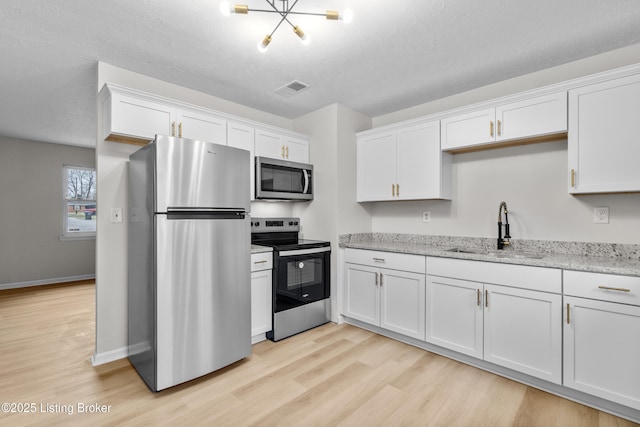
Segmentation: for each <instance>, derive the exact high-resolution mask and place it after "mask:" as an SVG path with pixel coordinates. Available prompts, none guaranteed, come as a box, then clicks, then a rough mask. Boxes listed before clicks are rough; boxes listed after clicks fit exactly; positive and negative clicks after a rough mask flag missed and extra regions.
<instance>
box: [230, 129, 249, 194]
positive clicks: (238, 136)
mask: <svg viewBox="0 0 640 427" xmlns="http://www.w3.org/2000/svg"><path fill="white" fill-rule="evenodd" d="M227 145H228V146H229V147H235V148H240V149H242V150H247V151H248V152H249V153H251V155H250V156H249V175H250V177H251V178H250V179H251V180H250V183H251V200H255V198H256V196H255V190H256V179H255V176H256V166H255V157H254V129H253V128H252V127H251V126H247V125H244V124H240V123H235V122H227Z"/></svg>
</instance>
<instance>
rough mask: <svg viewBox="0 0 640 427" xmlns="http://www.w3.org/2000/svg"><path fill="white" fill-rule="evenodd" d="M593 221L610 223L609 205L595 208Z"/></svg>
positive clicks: (595, 222)
mask: <svg viewBox="0 0 640 427" xmlns="http://www.w3.org/2000/svg"><path fill="white" fill-rule="evenodd" d="M593 223H594V224H609V208H608V207H607V206H599V207H597V208H593Z"/></svg>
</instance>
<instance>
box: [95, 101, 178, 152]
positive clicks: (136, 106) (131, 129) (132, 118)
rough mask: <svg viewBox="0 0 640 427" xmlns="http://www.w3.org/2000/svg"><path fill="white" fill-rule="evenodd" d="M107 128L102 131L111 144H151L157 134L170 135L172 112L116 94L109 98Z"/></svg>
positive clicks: (156, 103)
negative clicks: (121, 142) (108, 122)
mask: <svg viewBox="0 0 640 427" xmlns="http://www.w3.org/2000/svg"><path fill="white" fill-rule="evenodd" d="M110 112H111V116H110V125H108V126H107V128H106V129H105V130H104V137H105V139H108V140H111V141H121V140H122V141H125V142H129V141H131V142H135V141H146V142H148V141H151V140H153V138H154V137H155V136H156V134H159V135H172V132H171V131H172V126H171V125H172V123H174V122H175V114H176V113H175V109H174V108H172V107H170V106H167V105H164V104H162V103H158V102H151V101H147V100H143V99H138V98H135V97H132V96H126V95H122V94H119V93H113V94H112V95H111V106H110Z"/></svg>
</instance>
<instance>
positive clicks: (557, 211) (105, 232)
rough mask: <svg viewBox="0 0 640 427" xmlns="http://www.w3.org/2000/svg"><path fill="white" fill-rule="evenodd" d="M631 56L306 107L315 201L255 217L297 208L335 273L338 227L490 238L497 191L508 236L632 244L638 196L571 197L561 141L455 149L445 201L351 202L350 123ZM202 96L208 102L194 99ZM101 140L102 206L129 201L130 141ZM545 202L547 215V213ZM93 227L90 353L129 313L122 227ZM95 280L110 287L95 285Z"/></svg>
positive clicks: (110, 339) (362, 126)
mask: <svg viewBox="0 0 640 427" xmlns="http://www.w3.org/2000/svg"><path fill="white" fill-rule="evenodd" d="M637 57H638V55H637V47H636V48H635V49H634V48H628V49H626V50H624V49H623V50H621V51H617V52H615V51H614V52H609V53H608V54H602V55H600V56H599V57H594V58H587V59H584V60H582V61H577V62H574V63H572V64H567V65H565V66H559V67H557V68H556V69H553V70H546V71H540V72H538V73H535V74H533V75H530V76H528V77H527V76H525V77H522V78H516V79H513V80H511V81H509V82H505V83H503V84H499V83H498V84H495V85H492V86H491V87H486V88H483V89H477V90H475V91H471V92H468V93H466V94H464V95H457V96H452V97H450V98H447V99H444V100H441V101H435V102H432V103H428V104H421V105H418V106H417V107H414V108H413V109H408V110H406V111H398V112H394V113H390V114H387V115H382V116H379V117H376V118H374V119H370V118H368V117H366V116H364V115H363V114H360V113H357V112H355V111H353V110H350V109H349V108H346V107H344V106H342V105H339V104H334V105H330V106H328V107H325V108H322V109H320V110H318V111H316V112H314V113H310V114H307V115H304V116H302V117H299V118H297V119H295V120H294V121H293V125H292V126H293V128H294V129H295V130H296V131H298V132H303V133H305V134H308V135H310V137H311V140H312V143H311V150H310V153H311V154H310V155H311V162H312V163H313V164H314V166H315V168H316V169H315V170H316V177H317V178H316V193H315V195H316V196H315V199H314V202H313V204H288V205H281V204H278V205H275V204H260V203H256V208H257V209H259V210H260V215H262V216H299V217H300V218H302V221H303V224H304V230H303V233H304V234H305V237H308V238H318V239H330V240H331V243H332V247H333V248H334V249H336V250H334V253H332V256H333V257H334V264H333V265H334V266H336V268H333V271H334V272H337V271H339V270H338V268H337V265H338V264H337V248H338V236H339V235H340V234H347V233H357V232H370V231H375V232H390V233H416V234H437V235H456V236H483V237H493V236H495V235H496V228H495V216H496V210H497V206H498V204H499V202H500V201H501V200H506V201H507V202H508V204H509V208H510V220H511V224H512V228H511V234H512V236H513V238H514V240H515V239H518V238H525V239H527V238H528V239H543V240H561V241H596V242H611V241H613V242H617V243H629V244H633V243H637V242H638V241H639V239H638V235H637V233H638V231H637V230H638V227H637V212H638V199H637V196H636V195H624V194H622V195H600V196H587V197H583V198H576V197H573V196H570V195H569V194H567V191H566V182H567V178H566V175H565V171H566V164H567V152H566V141H564V142H563V141H555V142H549V143H545V144H537V145H530V146H524V147H513V148H504V149H499V150H491V151H484V152H477V153H468V154H459V155H456V157H455V158H454V163H453V168H452V169H453V174H452V175H453V179H454V182H455V184H454V185H455V187H454V188H456V189H457V190H456V194H455V198H454V200H453V201H451V202H446V201H420V202H399V203H391V202H385V203H374V204H358V203H356V202H355V199H356V185H355V182H356V177H355V169H354V167H353V165H355V164H356V152H355V132H358V131H363V130H366V129H369V128H371V127H379V126H383V125H386V124H391V123H396V122H400V121H402V120H405V119H408V118H414V117H419V116H421V115H425V114H428V113H431V112H436V111H441V110H446V109H448V108H452V107H454V106H462V105H466V104H472V103H475V102H478V101H482V100H487V99H493V98H496V97H498V96H502V95H507V94H509V93H512V92H518V91H520V90H526V89H529V88H531V87H538V86H542V85H543V84H540V83H539V82H541V81H542V82H544V84H551V83H556V82H559V81H563V80H567V79H570V78H575V77H579V76H582V75H587V74H591V73H592V72H598V71H606V70H608V69H612V68H616V67H617V66H622V65H627V64H633V63H635V62H637V60H634V59H633V58H637ZM587 70H589V71H588V72H587ZM98 76H99V81H98V88H100V87H102V84H103V83H104V82H107V81H109V82H115V83H119V84H121V85H123V86H127V87H135V88H138V89H140V90H144V91H147V92H151V93H156V94H160V95H164V96H166V97H169V98H179V99H181V100H182V101H184V102H190V103H197V104H199V105H202V104H205V106H207V107H209V108H213V109H215V110H219V111H228V110H229V109H234V108H235V109H237V108H238V107H237V106H234V105H229V104H228V103H226V102H225V101H224V100H221V99H218V98H214V97H206V96H203V95H202V94H199V93H196V92H195V91H191V90H188V89H184V88H180V87H177V86H175V85H171V84H167V83H165V82H162V81H158V80H154V79H151V78H149V77H145V76H142V75H140V74H137V73H131V72H128V71H126V70H123V69H119V68H117V67H113V66H109V65H108V64H104V63H101V64H99V67H98ZM514 88H515V89H514ZM176 93H179V96H176V95H175V94H176ZM203 99H204V101H205V102H201V101H202V100H203ZM196 100H197V101H198V102H195V101H196ZM242 115H243V116H244V117H246V118H249V119H253V120H257V121H261V122H265V121H267V122H270V123H271V124H273V125H275V126H282V127H289V126H288V124H287V123H286V120H284V119H278V118H277V117H270V116H269V115H267V114H262V113H260V112H256V111H250V110H248V109H246V110H243V114H242ZM98 141H99V142H98V146H97V149H96V150H97V153H98V154H97V156H98V159H97V162H98V164H97V166H98V170H99V175H100V179H101V187H100V188H101V193H100V195H99V197H100V198H101V199H102V200H104V201H103V205H107V206H124V207H126V191H124V188H123V187H122V186H121V185H120V180H121V177H122V174H123V173H124V172H123V168H124V166H123V160H122V159H124V158H126V157H127V156H128V151H130V148H131V147H127V148H125V147H126V146H123V145H120V144H114V143H110V142H106V141H100V139H99V140H98ZM314 147H322V148H323V149H322V150H318V149H314ZM131 149H132V148H131ZM516 177H520V178H516ZM105 201H106V202H105ZM599 206H608V207H609V208H610V212H611V221H610V224H608V225H594V224H593V222H592V210H593V208H594V207H599ZM423 211H430V212H431V222H430V223H424V222H422V216H423ZM549 211H552V212H553V214H551V215H550V214H549ZM99 227H100V228H99V230H98V233H99V237H98V242H97V245H98V258H97V266H96V275H97V277H98V312H97V328H98V330H97V334H98V335H97V336H98V339H97V343H96V344H97V348H96V353H97V354H99V355H101V354H105V353H108V352H109V351H113V350H117V349H119V348H121V347H122V345H123V344H122V343H123V340H122V337H123V334H122V331H124V330H126V319H125V318H123V317H122V316H120V315H119V313H118V311H117V310H118V307H120V306H121V305H122V304H121V301H122V300H123V298H124V296H123V292H124V287H123V286H122V285H123V284H124V283H126V281H125V278H124V277H125V275H126V273H125V270H126V268H125V267H124V266H126V261H127V256H126V252H125V251H124V250H123V248H125V247H126V245H123V242H124V240H123V239H124V236H125V232H124V227H123V226H122V225H119V224H111V223H109V222H102V223H99ZM576 236H579V238H578V237H576ZM101 281H102V283H105V284H108V287H101V286H100V282H101ZM333 282H336V283H337V281H332V283H333ZM334 294H335V292H334ZM332 302H333V301H332ZM333 312H334V313H335V312H336V310H334V311H333Z"/></svg>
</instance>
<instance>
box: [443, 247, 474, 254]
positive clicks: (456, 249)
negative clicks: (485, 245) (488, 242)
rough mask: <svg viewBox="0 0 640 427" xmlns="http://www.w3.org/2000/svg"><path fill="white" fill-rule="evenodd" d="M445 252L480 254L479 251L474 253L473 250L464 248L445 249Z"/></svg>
mask: <svg viewBox="0 0 640 427" xmlns="http://www.w3.org/2000/svg"><path fill="white" fill-rule="evenodd" d="M445 252H458V253H461V254H482V253H483V252H481V251H475V250H473V249H464V248H451V249H447V250H446V251H445Z"/></svg>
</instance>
